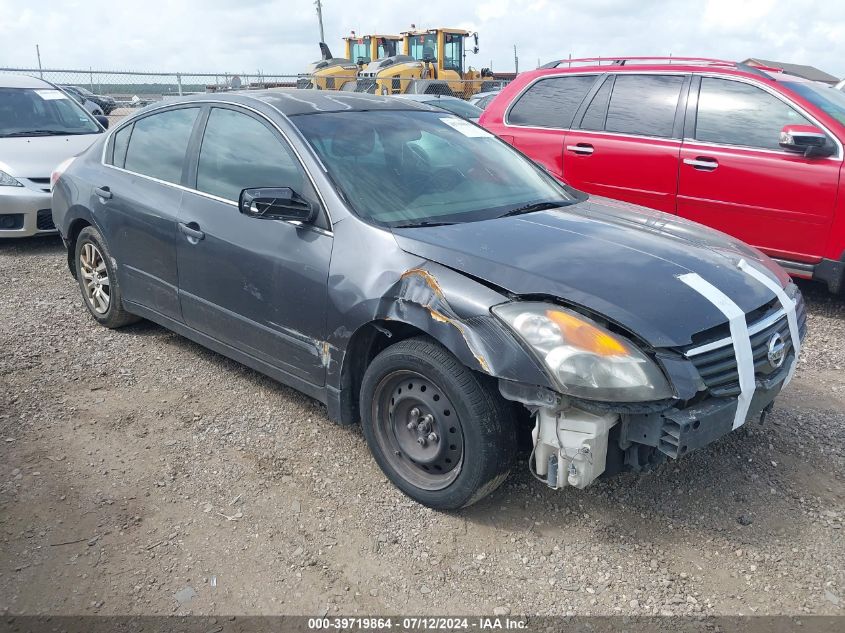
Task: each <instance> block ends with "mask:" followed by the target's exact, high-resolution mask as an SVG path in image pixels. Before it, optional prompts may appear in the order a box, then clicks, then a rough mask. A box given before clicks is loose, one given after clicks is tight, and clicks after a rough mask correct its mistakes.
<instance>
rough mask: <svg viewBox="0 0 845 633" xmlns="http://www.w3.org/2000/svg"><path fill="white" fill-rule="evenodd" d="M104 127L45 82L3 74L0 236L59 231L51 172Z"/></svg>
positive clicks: (0, 86)
mask: <svg viewBox="0 0 845 633" xmlns="http://www.w3.org/2000/svg"><path fill="white" fill-rule="evenodd" d="M106 127H108V119H106V118H105V117H102V119H98V118H95V117H94V116H92V115H91V114H89V113H88V112H87V111H86V110H85V109H84V108H83V107H82V106H80V105H79V104H78V103H77V102H76V101H75V100H74V99H71V98H70V97H68V95H67V94H66V93H65V92H63V91H61V90H59V89H58V88H56V87H55V86H53V85H52V84H49V83H47V82H46V81H42V80H41V79H36V78H35V77H27V76H24V75H4V74H0V238H3V237H27V236H30V235H37V234H42V233H53V232H55V230H56V227H55V226H54V225H53V217H52V213H51V211H50V174H51V173H52V172H53V170H54V169H55V168H56V167H57V166H58V165H59V164H60V163H61V162H62V161H64V160H66V159H68V158H70V157H72V156H76V155H77V154H79V153H80V152H82V151H83V150H85V149H87V148H88V146H89V145H91V143H93V142H94V141H95V140H97V138H99V135H100V134H102V133H103V132H105V130H106Z"/></svg>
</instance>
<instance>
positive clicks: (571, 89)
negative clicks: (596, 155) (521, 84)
mask: <svg viewBox="0 0 845 633" xmlns="http://www.w3.org/2000/svg"><path fill="white" fill-rule="evenodd" d="M595 80H596V75H571V76H568V77H551V78H548V79H541V80H540V81H538V82H537V83H535V84H533V85H532V86H531V87H530V88H528V90H527V91H525V93H523V95H522V96H521V97H519V99H518V100H517V101H516V103H514V104H513V105H512V106H511V109H510V112H509V113H508V120H507V122H508V123H509V124H511V125H525V126H529V127H548V128H558V129H568V128H569V126H570V125H572V118H573V117H574V116H575V112H576V111H577V110H578V106H580V105H581V102H582V101H583V100H584V97H586V96H587V93H588V92H589V91H590V88H591V87H592V86H593V83H594V82H595Z"/></svg>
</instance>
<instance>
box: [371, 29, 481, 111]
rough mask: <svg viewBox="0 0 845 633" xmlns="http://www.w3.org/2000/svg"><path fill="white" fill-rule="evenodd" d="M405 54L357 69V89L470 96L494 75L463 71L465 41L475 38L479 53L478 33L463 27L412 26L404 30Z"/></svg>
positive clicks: (473, 48)
mask: <svg viewBox="0 0 845 633" xmlns="http://www.w3.org/2000/svg"><path fill="white" fill-rule="evenodd" d="M402 36H403V39H404V44H405V46H404V48H405V54H404V55H394V56H392V57H385V58H384V59H378V60H376V61H373V62H370V63H369V64H368V65H367V67H366V68H362V69H361V70H360V71H359V72H358V82H357V87H356V90H357V91H358V92H371V93H375V94H381V95H390V94H403V93H408V94H445V95H454V96H457V97H463V98H467V97H469V96H471V95H473V94H475V93H476V92H481V91H482V89H483V88H484V79H485V78H486V77H488V76H489V77H492V73H490V71H489V70H487V69H482V70H480V71H479V70H475V69H474V68H472V67H468V68H467V69H466V70H464V62H465V59H464V58H465V55H466V48H467V47H466V40H468V39H470V38H472V42H473V47H472V49H471V50H472V52H473V53H477V52H478V33H471V32H470V31H465V30H463V29H447V28H438V29H427V30H419V29H416V28H415V27H414V26H413V25H412V28H411V30H410V31H405V32H403V33H402Z"/></svg>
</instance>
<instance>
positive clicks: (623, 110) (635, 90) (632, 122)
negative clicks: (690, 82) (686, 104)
mask: <svg viewBox="0 0 845 633" xmlns="http://www.w3.org/2000/svg"><path fill="white" fill-rule="evenodd" d="M683 84H684V77H683V76H681V75H622V74H619V75H617V76H616V82H615V83H614V85H613V93H612V94H611V95H610V105H609V107H608V109H607V122H606V123H605V130H607V131H608V132H619V133H622V134H637V135H640V136H659V137H663V138H670V137H671V136H672V129H673V127H674V124H675V110H676V109H677V107H678V98H679V97H680V95H681V86H683Z"/></svg>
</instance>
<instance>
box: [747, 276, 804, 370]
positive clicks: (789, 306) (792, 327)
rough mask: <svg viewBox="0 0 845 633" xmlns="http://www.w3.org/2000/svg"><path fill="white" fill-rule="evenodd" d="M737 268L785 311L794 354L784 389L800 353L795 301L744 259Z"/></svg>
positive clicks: (777, 284)
mask: <svg viewBox="0 0 845 633" xmlns="http://www.w3.org/2000/svg"><path fill="white" fill-rule="evenodd" d="M737 268H739V269H740V270H742V271H743V272H746V273H748V274H749V275H751V276H752V277H754V279H756V280H757V281H759V282H760V283H761V284H763V285H764V286H766V288H768V289H769V290H771V291H772V292H774V293H775V295H776V296H777V298H778V301H780V304H781V305H782V306H783V309H784V310H785V311H786V320H787V323H789V337H790V338H791V339H792V349H793V352H794V357H793V359H792V365H790V366H789V372H788V373H787V374H786V380H784V381H783V386H784V387H786V385H788V384H789V381H790V380H792V376H793V375H794V374H795V368H796V367H797V366H798V355H799V354H800V353H801V334H800V332H799V331H798V315H797V314H796V313H795V301H793V300H792V299H790V298H789V295H787V294H786V292H785V291H784V289H783V288H782V287H781V285H780V284H779V283H778V282H777V281H775V280H774V279H772V278H771V277H769V276H768V275H767V274H765V273H763V272H762V271H760V270H757V269H756V268H755V267H754V266H752V265H751V264H749V263H748V262H747V261H745V260H744V259H741V260H740V261H739V263H738V264H737Z"/></svg>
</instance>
